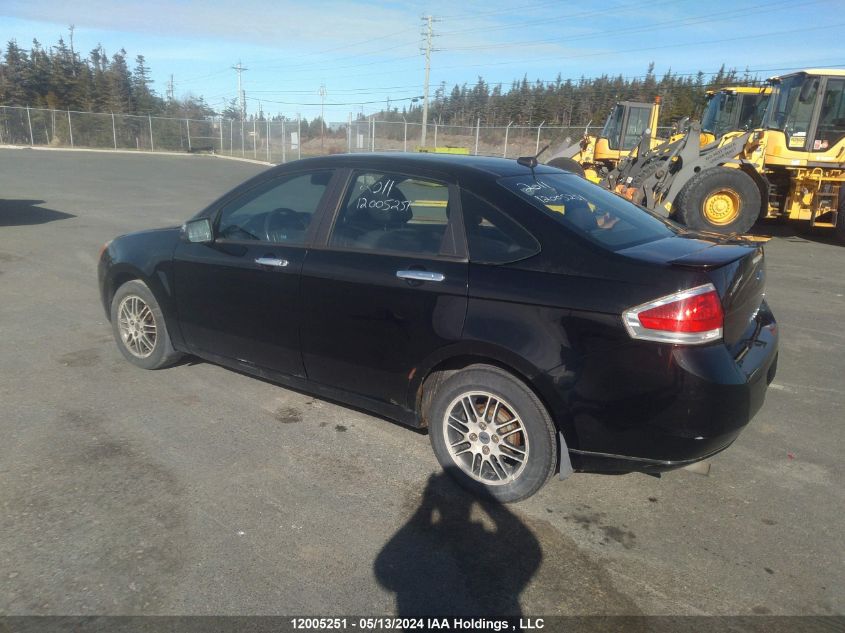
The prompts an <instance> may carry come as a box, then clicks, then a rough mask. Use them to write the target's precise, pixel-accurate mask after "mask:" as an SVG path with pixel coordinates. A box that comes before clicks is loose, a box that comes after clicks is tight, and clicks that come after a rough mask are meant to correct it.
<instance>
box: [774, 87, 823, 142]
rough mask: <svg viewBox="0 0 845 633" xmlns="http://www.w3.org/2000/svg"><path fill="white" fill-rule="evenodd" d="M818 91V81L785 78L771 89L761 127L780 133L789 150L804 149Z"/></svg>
mask: <svg viewBox="0 0 845 633" xmlns="http://www.w3.org/2000/svg"><path fill="white" fill-rule="evenodd" d="M818 88H819V78H818V77H810V76H807V75H804V74H800V75H793V76H791V77H786V78H785V79H784V80H783V81H781V82H780V83H778V84H775V85H774V87H773V88H772V95H771V97H770V98H769V108H768V110H766V120H765V121H764V123H763V125H764V127H766V128H768V129H770V130H780V131H782V132H783V133H784V134H785V136H786V146H787V148H789V149H797V150H801V149H804V148H805V145H806V143H807V130H808V129H809V128H810V120H811V118H812V116H813V106H814V104H815V100H816V93H817V92H818Z"/></svg>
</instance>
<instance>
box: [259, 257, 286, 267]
mask: <svg viewBox="0 0 845 633" xmlns="http://www.w3.org/2000/svg"><path fill="white" fill-rule="evenodd" d="M255 263H256V264H260V265H261V266H275V267H276V268H284V267H285V266H287V265H288V263H289V262H288V260H286V259H277V258H275V257H259V258H257V259H256V260H255Z"/></svg>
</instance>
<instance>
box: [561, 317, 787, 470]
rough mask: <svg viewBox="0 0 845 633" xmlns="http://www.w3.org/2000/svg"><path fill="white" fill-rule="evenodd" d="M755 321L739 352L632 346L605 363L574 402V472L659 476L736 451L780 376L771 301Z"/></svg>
mask: <svg viewBox="0 0 845 633" xmlns="http://www.w3.org/2000/svg"><path fill="white" fill-rule="evenodd" d="M752 323H753V324H752V326H751V327H750V328H749V334H750V336H749V337H748V338H747V339H746V340H745V341H744V342H741V343H738V344H736V345H734V346H733V347H728V346H726V345H725V344H723V343H720V344H716V345H708V346H703V347H682V346H674V347H673V346H669V345H666V346H661V345H657V346H655V345H653V346H651V347H650V348H649V347H647V346H640V345H632V346H630V347H629V348H626V350H624V351H623V352H622V353H621V354H620V355H618V356H615V357H614V359H613V360H609V359H607V358H606V359H605V361H606V363H607V364H606V366H604V367H602V368H598V369H597V371H599V375H598V376H597V377H593V378H591V380H590V382H589V383H587V384H585V385H580V386H579V387H578V388H577V389H576V395H575V397H574V398H573V399H572V400H571V410H572V413H573V417H574V422H575V427H576V429H577V433H578V444H577V445H575V446H572V447H570V452H571V454H572V462H573V466H574V468H575V469H576V470H581V471H587V472H632V471H638V472H649V473H655V472H662V471H667V470H673V469H675V468H681V467H683V466H686V465H689V464H691V463H695V462H697V461H701V460H704V459H707V458H708V457H711V456H712V455H714V454H716V453H718V452H720V451H722V450H724V449H725V448H727V447H728V446H730V445H731V443H733V441H734V440H735V439H736V438H737V437H738V435H739V434H740V432H741V431H742V429H743V428H744V427H745V426H746V425H747V424H748V423H749V422H750V421H751V419H752V418H753V417H754V415H755V414H756V413H757V412H758V411H759V410H760V408H761V407H762V406H763V402H764V400H765V396H766V391H767V388H768V385H769V384H770V383H771V382H772V380H774V377H775V373H776V371H777V357H778V332H777V324H776V322H775V319H774V316H772V314H771V311H770V310H769V308H768V306H767V305H766V304H765V303H763V305H762V306H761V309H760V311H759V313H758V315H757V317H756V323H754V322H752ZM595 362H596V363H597V362H598V359H596V361H595ZM585 375H591V374H586V373H585ZM579 395H581V396H584V395H590V396H594V397H592V398H585V397H580V398H579Z"/></svg>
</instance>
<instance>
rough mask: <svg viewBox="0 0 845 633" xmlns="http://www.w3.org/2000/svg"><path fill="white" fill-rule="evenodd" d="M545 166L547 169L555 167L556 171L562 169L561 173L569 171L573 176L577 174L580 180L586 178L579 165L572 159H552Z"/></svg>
mask: <svg viewBox="0 0 845 633" xmlns="http://www.w3.org/2000/svg"><path fill="white" fill-rule="evenodd" d="M546 164H547V165H548V166H549V167H556V168H557V169H562V170H563V171H571V172H572V173H573V174H578V175H579V176H581V177H582V178H584V177H585V176H586V172H585V171H584V168H583V167H582V166H581V163H579V162H578V161H577V160H575V159H574V158H563V157H560V158H553V159H551V160H550V161H549V162H548V163H546Z"/></svg>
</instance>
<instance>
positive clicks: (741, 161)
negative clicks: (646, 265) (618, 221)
mask: <svg viewBox="0 0 845 633" xmlns="http://www.w3.org/2000/svg"><path fill="white" fill-rule="evenodd" d="M768 83H769V86H770V87H771V95H770V98H769V101H768V104H767V106H766V110H765V114H764V116H763V121H762V124H761V126H760V128H758V129H756V130H754V131H736V132H729V133H727V134H725V135H723V136H722V137H721V138H719V139H717V140H716V141H714V142H712V143H710V144H706V145H702V144H701V128H700V125H699V124H698V123H693V124H692V125H691V126H690V130H689V132H688V133H687V134H685V135H683V136H682V137H680V138H678V139H674V140H670V141H668V142H666V143H663V144H661V145H659V146H657V147H656V148H653V149H652V148H651V145H650V140H649V139H648V134H646V135H644V137H643V138H642V139H641V140H640V145H639V147H638V151H637V155H636V156H633V157H629V158H628V159H627V160H626V161H621V162H620V163H619V165H618V166H617V169H616V170H614V171H613V172H611V174H609V176H608V178H607V179H606V180H605V184H606V185H607V186H608V187H609V188H611V189H614V190H616V191H617V192H619V193H621V194H622V195H624V196H625V197H627V198H629V199H631V200H634V201H635V202H637V203H639V204H642V205H644V206H645V207H647V208H649V209H652V210H655V211H659V212H661V213H663V214H665V215H668V216H669V217H671V218H673V219H675V220H676V221H678V222H680V223H682V224H685V225H687V226H689V227H690V228H694V229H701V230H709V231H715V232H718V233H725V234H729V233H745V232H746V231H748V230H749V229H750V228H751V226H752V225H753V224H754V222H756V221H757V219H759V218H785V219H791V220H809V221H810V224H811V225H812V226H826V227H830V228H833V229H834V230H835V232H836V235H837V237H838V238H839V239H840V240H841V241H843V242H845V70H839V69H808V70H803V71H800V72H795V73H791V74H788V75H783V76H780V77H773V78H771V79H770V80H769V82H768Z"/></svg>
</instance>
